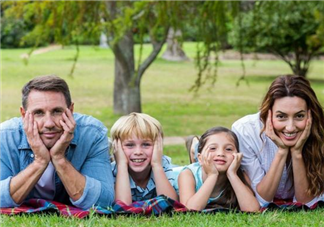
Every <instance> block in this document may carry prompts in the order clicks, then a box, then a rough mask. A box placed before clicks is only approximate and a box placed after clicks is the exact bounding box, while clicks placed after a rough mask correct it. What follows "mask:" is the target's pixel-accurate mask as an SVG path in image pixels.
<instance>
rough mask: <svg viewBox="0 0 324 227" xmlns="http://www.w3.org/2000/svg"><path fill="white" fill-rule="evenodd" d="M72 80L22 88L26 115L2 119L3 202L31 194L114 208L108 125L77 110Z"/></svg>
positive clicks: (41, 80)
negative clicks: (71, 90) (75, 111)
mask: <svg viewBox="0 0 324 227" xmlns="http://www.w3.org/2000/svg"><path fill="white" fill-rule="evenodd" d="M73 107H74V103H73V102H72V101H71V96H70V91H69V88H68V85H67V84H66V82H65V81H64V80H63V79H61V78H59V77H57V76H42V77H36V78H34V79H33V80H31V81H29V82H28V83H27V84H26V85H25V86H24V88H23V89H22V107H21V108H20V112H21V118H13V119H11V120H8V121H6V122H3V123H1V127H0V129H1V131H0V136H1V138H0V141H1V145H0V152H1V155H0V170H1V171H0V180H1V182H0V192H1V194H0V206H1V207H16V206H19V205H20V204H21V203H22V202H23V201H24V200H26V199H29V198H42V199H48V200H54V201H58V202H62V203H65V204H70V203H72V204H73V205H74V206H76V207H79V208H82V209H88V208H90V207H92V206H93V205H95V206H96V205H100V206H102V207H107V206H110V205H111V204H112V202H113V200H114V184H113V177H112V172H111V166H110V161H109V152H108V149H109V147H108V138H107V129H106V127H105V126H104V125H103V124H102V123H101V122H100V121H98V120H97V119H95V118H93V117H91V116H86V115H81V114H78V113H74V114H73Z"/></svg>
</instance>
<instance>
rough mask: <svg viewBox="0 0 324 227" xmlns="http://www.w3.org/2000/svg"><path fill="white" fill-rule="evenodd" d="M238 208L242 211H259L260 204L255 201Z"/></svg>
mask: <svg viewBox="0 0 324 227" xmlns="http://www.w3.org/2000/svg"><path fill="white" fill-rule="evenodd" d="M240 210H241V211H244V212H251V213H254V212H258V211H260V205H259V203H258V202H257V201H255V202H254V203H252V204H250V205H248V206H242V207H240Z"/></svg>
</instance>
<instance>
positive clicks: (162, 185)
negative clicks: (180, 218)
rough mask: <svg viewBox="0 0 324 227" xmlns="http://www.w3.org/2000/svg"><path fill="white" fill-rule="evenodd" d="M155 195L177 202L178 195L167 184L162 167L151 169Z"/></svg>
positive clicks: (169, 184)
mask: <svg viewBox="0 0 324 227" xmlns="http://www.w3.org/2000/svg"><path fill="white" fill-rule="evenodd" d="M152 171H153V174H154V180H155V187H156V193H157V195H165V196H167V197H170V198H171V199H173V200H178V195H177V193H176V191H175V190H174V188H173V187H172V185H171V183H170V182H169V180H168V178H167V176H166V174H165V172H164V169H163V167H162V166H154V167H152Z"/></svg>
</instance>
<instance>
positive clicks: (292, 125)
mask: <svg viewBox="0 0 324 227" xmlns="http://www.w3.org/2000/svg"><path fill="white" fill-rule="evenodd" d="M295 129H296V126H295V122H294V120H293V119H289V120H288V121H287V125H286V130H287V131H288V132H293V131H294V130H295Z"/></svg>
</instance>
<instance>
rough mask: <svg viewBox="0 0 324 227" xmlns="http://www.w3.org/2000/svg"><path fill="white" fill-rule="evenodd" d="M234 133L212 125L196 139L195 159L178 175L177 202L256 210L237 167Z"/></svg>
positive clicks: (238, 156) (194, 206) (238, 157)
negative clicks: (195, 160)
mask: <svg viewBox="0 0 324 227" xmlns="http://www.w3.org/2000/svg"><path fill="white" fill-rule="evenodd" d="M241 159H242V154H240V153H238V140H237V137H236V135H235V134H234V133H233V132H232V131H230V130H229V129H227V128H223V127H215V128H211V129H209V130H208V131H206V132H205V133H204V134H203V135H202V136H201V137H200V139H199V145H198V162H196V163H193V164H190V165H189V166H187V167H185V168H184V170H183V171H182V172H181V173H180V176H179V178H178V184H179V196H180V202H181V203H183V204H184V205H185V206H186V207H187V208H188V209H191V210H203V209H205V208H206V207H207V208H208V207H215V206H223V207H227V208H240V209H241V210H242V211H257V210H258V209H259V204H258V201H257V199H256V198H255V197H254V195H253V191H252V189H250V187H249V186H248V183H247V181H246V180H245V178H244V174H243V173H242V171H241V170H240V169H239V167H240V163H241Z"/></svg>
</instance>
